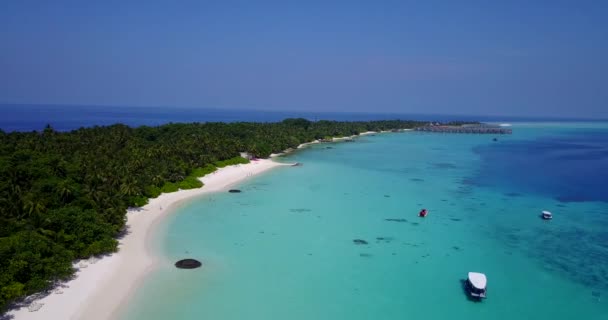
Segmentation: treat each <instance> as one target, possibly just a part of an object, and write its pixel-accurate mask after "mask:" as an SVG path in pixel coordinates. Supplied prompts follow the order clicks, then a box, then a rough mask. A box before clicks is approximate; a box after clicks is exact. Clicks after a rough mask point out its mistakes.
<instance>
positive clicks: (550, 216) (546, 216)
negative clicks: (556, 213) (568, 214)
mask: <svg viewBox="0 0 608 320" xmlns="http://www.w3.org/2000/svg"><path fill="white" fill-rule="evenodd" d="M541 217H542V218H543V219H545V220H551V219H553V214H552V213H551V212H549V211H543V212H542V214H541Z"/></svg>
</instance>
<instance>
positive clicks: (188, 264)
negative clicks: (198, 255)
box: [175, 259, 203, 269]
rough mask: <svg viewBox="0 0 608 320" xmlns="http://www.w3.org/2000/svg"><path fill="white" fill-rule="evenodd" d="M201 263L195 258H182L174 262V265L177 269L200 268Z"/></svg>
mask: <svg viewBox="0 0 608 320" xmlns="http://www.w3.org/2000/svg"><path fill="white" fill-rule="evenodd" d="M202 265H203V264H202V263H201V262H200V261H198V260H195V259H183V260H179V261H178V262H176V263H175V266H176V267H177V268H179V269H196V268H200V267H201V266H202Z"/></svg>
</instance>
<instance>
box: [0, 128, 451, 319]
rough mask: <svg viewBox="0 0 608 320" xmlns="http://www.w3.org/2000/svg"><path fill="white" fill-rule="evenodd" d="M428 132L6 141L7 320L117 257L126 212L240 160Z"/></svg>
mask: <svg viewBox="0 0 608 320" xmlns="http://www.w3.org/2000/svg"><path fill="white" fill-rule="evenodd" d="M424 124H425V123H423V122H418V121H403V120H394V121H369V122H337V121H314V122H313V121H309V120H306V119H300V118H299V119H286V120H284V121H282V122H278V123H243V122H239V123H229V124H226V123H191V124H166V125H162V126H158V127H148V126H141V127H138V128H131V127H128V126H125V125H120V124H117V125H112V126H107V127H92V128H81V129H78V130H73V131H70V132H58V131H55V130H53V128H51V127H50V126H47V127H46V128H45V129H44V130H43V131H41V132H37V131H34V132H27V133H24V132H12V133H5V132H3V131H0V179H1V181H2V184H0V311H1V312H4V311H6V310H7V308H9V307H10V306H11V304H12V303H14V302H18V301H19V300H20V299H23V298H25V297H27V296H29V295H31V294H34V293H36V292H41V291H46V290H49V289H51V288H54V287H55V286H56V285H57V284H58V283H61V282H62V281H65V280H66V279H69V278H70V277H71V276H72V275H73V274H74V272H75V268H74V264H73V263H74V261H76V260H78V259H87V258H90V257H95V256H101V255H105V254H108V253H112V252H116V251H117V250H118V244H119V241H118V240H117V239H118V238H119V237H121V236H122V235H124V233H125V226H126V222H127V209H128V208H136V207H142V206H144V205H146V204H147V203H148V202H149V201H150V199H154V198H157V197H159V195H161V194H167V193H173V192H176V191H178V190H188V189H197V188H201V187H202V186H203V182H202V181H201V179H199V178H201V177H203V176H206V175H209V174H210V173H213V172H214V171H216V170H218V168H223V167H227V166H230V165H238V164H245V163H248V162H249V160H248V159H245V158H243V157H241V156H240V154H241V153H242V152H246V153H247V154H249V155H251V156H252V157H254V158H267V157H269V156H270V155H271V154H272V153H279V152H282V151H284V150H288V149H296V148H298V146H300V145H302V144H304V143H307V142H311V141H320V140H328V139H329V140H331V139H332V138H343V137H350V136H356V135H359V134H361V133H365V132H380V131H391V130H401V129H413V128H416V127H419V126H421V125H424ZM451 124H453V125H458V123H451ZM160 209H161V210H162V207H161V208H160Z"/></svg>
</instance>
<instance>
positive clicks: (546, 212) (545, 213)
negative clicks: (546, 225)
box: [543, 210, 552, 216]
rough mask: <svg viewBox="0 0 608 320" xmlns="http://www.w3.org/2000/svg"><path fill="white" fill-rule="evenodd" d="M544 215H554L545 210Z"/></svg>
mask: <svg viewBox="0 0 608 320" xmlns="http://www.w3.org/2000/svg"><path fill="white" fill-rule="evenodd" d="M543 214H544V215H546V216H550V215H552V214H551V212H549V211H546V210H545V211H543Z"/></svg>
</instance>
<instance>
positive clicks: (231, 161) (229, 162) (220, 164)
mask: <svg viewBox="0 0 608 320" xmlns="http://www.w3.org/2000/svg"><path fill="white" fill-rule="evenodd" d="M246 163H249V160H248V159H245V158H243V157H234V158H230V159H226V160H222V161H216V162H214V163H213V164H214V165H215V166H216V167H218V168H223V167H227V166H232V165H235V164H246Z"/></svg>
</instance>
